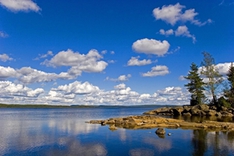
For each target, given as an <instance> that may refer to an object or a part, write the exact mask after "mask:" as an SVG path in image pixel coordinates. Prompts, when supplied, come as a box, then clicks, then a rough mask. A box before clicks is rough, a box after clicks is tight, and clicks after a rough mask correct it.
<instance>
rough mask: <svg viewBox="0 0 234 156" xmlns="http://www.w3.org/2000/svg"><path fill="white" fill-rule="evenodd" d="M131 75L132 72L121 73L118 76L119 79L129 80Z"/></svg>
mask: <svg viewBox="0 0 234 156" xmlns="http://www.w3.org/2000/svg"><path fill="white" fill-rule="evenodd" d="M130 77H131V74H128V75H120V76H119V77H118V81H128V79H129V78H130Z"/></svg>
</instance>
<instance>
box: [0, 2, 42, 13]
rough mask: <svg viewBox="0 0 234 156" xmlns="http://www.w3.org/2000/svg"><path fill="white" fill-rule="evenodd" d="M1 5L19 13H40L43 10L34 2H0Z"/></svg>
mask: <svg viewBox="0 0 234 156" xmlns="http://www.w3.org/2000/svg"><path fill="white" fill-rule="evenodd" d="M0 5H2V6H4V7H6V8H7V9H9V10H11V11H14V12H18V11H35V12H38V11H40V10H41V8H40V7H39V6H38V5H37V4H36V3H35V2H33V1H32V0H0Z"/></svg>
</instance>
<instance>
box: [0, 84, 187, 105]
mask: <svg viewBox="0 0 234 156" xmlns="http://www.w3.org/2000/svg"><path fill="white" fill-rule="evenodd" d="M189 98H190V96H189V94H188V92H186V91H184V90H182V88H180V87H167V88H165V89H162V90H157V91H156V92H155V93H153V94H147V93H144V94H139V93H138V92H136V91H133V90H132V89H131V88H130V87H128V86H126V84H124V83H121V84H118V85H116V86H114V90H110V91H104V90H100V89H99V87H97V86H94V85H92V84H91V83H89V82H84V83H81V82H79V81H74V82H72V83H69V84H65V85H60V86H58V87H57V88H51V89H50V90H49V91H48V92H45V91H44V89H42V88H36V89H31V88H28V87H26V86H24V85H22V84H15V83H12V82H10V81H0V102H4V103H22V104H26V103H36V104H39V103H44V104H47V103H48V104H57V105H61V104H68V105H71V104H81V105H85V104H86V105H100V104H104V105H106V104H107V105H134V104H187V103H188V101H189Z"/></svg>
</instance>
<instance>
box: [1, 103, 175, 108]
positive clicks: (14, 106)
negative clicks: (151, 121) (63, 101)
mask: <svg viewBox="0 0 234 156" xmlns="http://www.w3.org/2000/svg"><path fill="white" fill-rule="evenodd" d="M165 106H166V107H170V106H173V105H49V104H48V105H45V104H0V109H1V108H99V107H108V108H115V107H132V108H134V107H165Z"/></svg>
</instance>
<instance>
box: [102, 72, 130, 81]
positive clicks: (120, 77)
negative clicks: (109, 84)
mask: <svg viewBox="0 0 234 156" xmlns="http://www.w3.org/2000/svg"><path fill="white" fill-rule="evenodd" d="M130 77H132V75H131V74H128V75H120V76H119V77H118V78H116V79H115V78H110V77H106V80H109V81H115V82H124V81H128V80H129V78H130Z"/></svg>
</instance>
